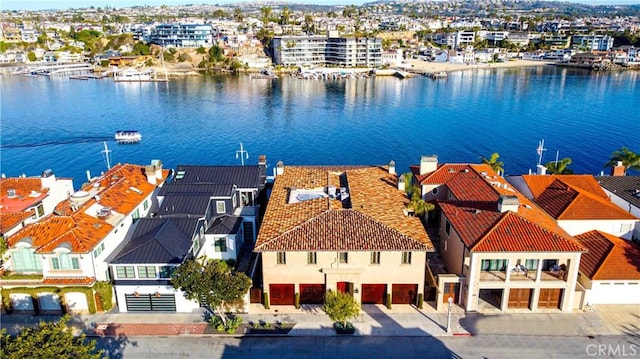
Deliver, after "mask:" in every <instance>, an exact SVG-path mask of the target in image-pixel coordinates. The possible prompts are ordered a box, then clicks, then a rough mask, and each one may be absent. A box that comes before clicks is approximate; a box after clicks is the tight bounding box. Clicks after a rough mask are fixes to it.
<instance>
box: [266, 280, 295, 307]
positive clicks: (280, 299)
mask: <svg viewBox="0 0 640 359" xmlns="http://www.w3.org/2000/svg"><path fill="white" fill-rule="evenodd" d="M293 290H294V289H293V284H269V298H270V303H271V305H293V304H294V303H293V302H294V298H293Z"/></svg>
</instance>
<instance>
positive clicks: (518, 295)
mask: <svg viewBox="0 0 640 359" xmlns="http://www.w3.org/2000/svg"><path fill="white" fill-rule="evenodd" d="M531 291H532V290H531V289H528V288H511V290H509V307H508V308H529V303H530V301H531Z"/></svg>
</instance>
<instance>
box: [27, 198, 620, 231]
mask: <svg viewBox="0 0 640 359" xmlns="http://www.w3.org/2000/svg"><path fill="white" fill-rule="evenodd" d="M36 211H37V212H38V217H42V216H44V205H43V204H42V203H41V204H40V205H39V206H38V208H37V209H36ZM629 228H631V225H629Z"/></svg>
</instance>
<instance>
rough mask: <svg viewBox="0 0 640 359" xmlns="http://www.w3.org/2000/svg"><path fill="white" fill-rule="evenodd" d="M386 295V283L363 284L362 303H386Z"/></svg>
mask: <svg viewBox="0 0 640 359" xmlns="http://www.w3.org/2000/svg"><path fill="white" fill-rule="evenodd" d="M386 295H387V285H386V284H363V285H362V304H384V300H385V297H386Z"/></svg>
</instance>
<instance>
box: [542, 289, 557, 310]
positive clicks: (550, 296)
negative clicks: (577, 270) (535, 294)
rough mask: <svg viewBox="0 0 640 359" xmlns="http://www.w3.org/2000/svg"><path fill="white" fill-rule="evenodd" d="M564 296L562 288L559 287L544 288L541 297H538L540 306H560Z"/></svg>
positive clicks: (553, 307) (552, 307)
mask: <svg viewBox="0 0 640 359" xmlns="http://www.w3.org/2000/svg"><path fill="white" fill-rule="evenodd" d="M561 298H562V289H559V288H543V289H540V299H538V308H551V309H555V308H560V299H561Z"/></svg>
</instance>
